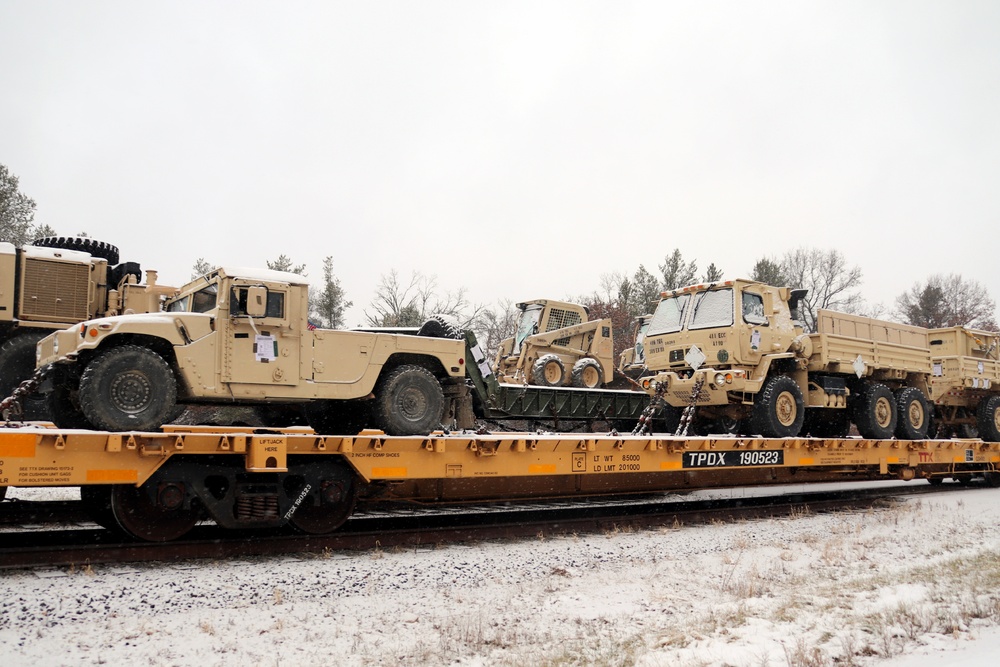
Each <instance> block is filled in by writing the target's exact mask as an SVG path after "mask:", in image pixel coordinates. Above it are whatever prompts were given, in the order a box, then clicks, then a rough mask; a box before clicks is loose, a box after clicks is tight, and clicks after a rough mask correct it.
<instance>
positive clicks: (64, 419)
mask: <svg viewBox="0 0 1000 667" xmlns="http://www.w3.org/2000/svg"><path fill="white" fill-rule="evenodd" d="M78 396H79V392H78V391H77V390H76V388H75V387H71V386H68V385H65V384H56V386H55V387H53V389H52V391H50V392H49V393H47V394H46V395H45V403H46V406H47V409H48V413H49V418H50V419H51V420H52V422H53V423H54V424H55V425H56V426H58V427H59V428H84V429H93V428H94V425H93V424H91V423H90V420H89V419H87V416H86V415H85V414H83V412H82V411H81V410H80V403H79V401H78V400H77V399H78Z"/></svg>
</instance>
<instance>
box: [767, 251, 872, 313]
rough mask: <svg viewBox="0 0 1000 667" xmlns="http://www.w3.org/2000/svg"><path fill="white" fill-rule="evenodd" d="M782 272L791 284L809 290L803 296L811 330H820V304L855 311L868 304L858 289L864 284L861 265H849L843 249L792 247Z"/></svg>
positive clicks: (803, 303) (782, 266)
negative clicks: (817, 320)
mask: <svg viewBox="0 0 1000 667" xmlns="http://www.w3.org/2000/svg"><path fill="white" fill-rule="evenodd" d="M781 275H782V276H784V277H785V279H786V281H787V283H788V285H789V286H791V287H804V288H806V289H808V290H809V293H808V294H807V295H806V297H805V299H803V300H802V317H803V320H804V322H803V324H804V326H805V328H806V330H807V331H815V330H816V311H817V310H819V309H820V308H830V309H833V310H840V311H842V312H847V313H853V312H856V311H857V310H858V309H859V308H861V307H862V306H863V304H864V301H863V299H862V298H861V294H860V293H859V292H858V291H857V290H858V288H859V287H860V285H861V268H860V267H857V266H848V265H847V260H845V259H844V255H843V254H842V253H841V252H840V251H837V250H827V251H823V250H819V249H818V248H813V249H806V248H799V249H797V250H792V251H790V252H788V253H786V254H785V256H784V257H783V258H782V260H781Z"/></svg>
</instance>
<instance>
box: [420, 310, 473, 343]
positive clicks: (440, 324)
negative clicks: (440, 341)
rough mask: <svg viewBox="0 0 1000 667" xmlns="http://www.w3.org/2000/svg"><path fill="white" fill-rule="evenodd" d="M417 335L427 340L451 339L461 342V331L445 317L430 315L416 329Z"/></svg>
mask: <svg viewBox="0 0 1000 667" xmlns="http://www.w3.org/2000/svg"><path fill="white" fill-rule="evenodd" d="M417 335H418V336H426V337H428V338H453V339H455V340H461V338H462V330H461V329H459V328H458V325H457V324H456V323H454V322H452V321H451V320H450V318H448V317H447V316H445V315H431V316H430V317H429V318H427V321H426V322H424V323H423V324H422V325H420V328H419V329H417Z"/></svg>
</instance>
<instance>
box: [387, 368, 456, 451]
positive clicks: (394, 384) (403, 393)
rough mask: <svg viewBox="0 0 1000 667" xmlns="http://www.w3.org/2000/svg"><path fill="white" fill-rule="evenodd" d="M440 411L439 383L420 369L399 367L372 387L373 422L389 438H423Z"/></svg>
mask: <svg viewBox="0 0 1000 667" xmlns="http://www.w3.org/2000/svg"><path fill="white" fill-rule="evenodd" d="M443 411H444V390H443V389H442V388H441V383H440V382H438V379H437V378H436V377H434V374H433V373H431V372H430V371H429V370H427V369H426V368H424V367H423V366H415V365H412V364H406V365H404V366H399V367H397V368H395V369H393V370H392V371H390V372H389V374H388V375H387V376H386V377H384V378H382V379H380V380H379V382H378V384H377V385H376V386H375V405H374V407H373V413H374V418H375V423H376V425H377V426H378V428H381V429H382V430H383V431H385V432H386V433H388V434H389V435H427V434H428V433H430V432H431V431H433V430H435V429H439V428H441V415H442V413H443Z"/></svg>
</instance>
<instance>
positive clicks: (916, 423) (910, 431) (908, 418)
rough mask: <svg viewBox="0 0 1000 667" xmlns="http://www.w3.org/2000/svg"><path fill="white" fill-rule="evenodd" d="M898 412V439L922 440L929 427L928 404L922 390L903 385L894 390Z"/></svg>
mask: <svg viewBox="0 0 1000 667" xmlns="http://www.w3.org/2000/svg"><path fill="white" fill-rule="evenodd" d="M896 410H897V412H898V413H899V415H898V417H897V424H896V437H897V438H899V439H900V440H923V439H924V438H926V437H927V430H928V428H929V427H930V412H931V411H930V406H929V405H928V403H927V398H926V397H925V396H924V392H922V391H920V390H919V389H917V388H916V387H903V388H902V389H900V390H899V391H897V392H896Z"/></svg>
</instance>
